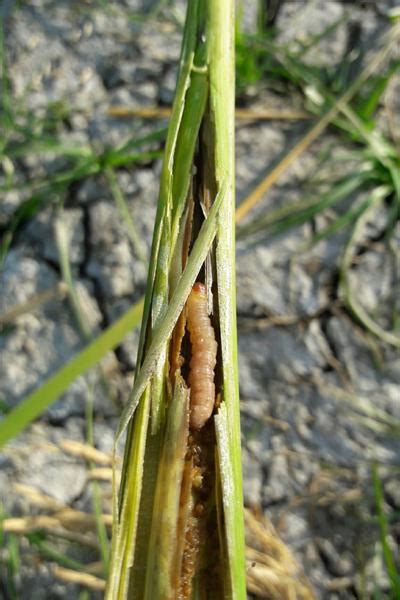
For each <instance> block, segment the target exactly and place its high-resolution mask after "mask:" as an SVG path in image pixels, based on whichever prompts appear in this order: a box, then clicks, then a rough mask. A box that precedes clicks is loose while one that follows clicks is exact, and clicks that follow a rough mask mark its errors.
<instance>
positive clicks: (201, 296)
mask: <svg viewBox="0 0 400 600" xmlns="http://www.w3.org/2000/svg"><path fill="white" fill-rule="evenodd" d="M186 315H187V328H188V330H189V334H190V343H191V346H192V358H191V360H190V364H189V367H190V370H189V377H188V383H189V387H190V417H189V424H190V427H191V428H192V429H197V430H198V429H201V428H202V427H203V426H204V425H205V424H206V422H207V421H208V419H209V418H210V417H211V414H212V411H213V409H214V403H215V384H214V368H215V364H216V360H217V348H218V346H217V342H216V341H215V334H214V329H213V327H212V325H211V322H210V317H209V316H208V312H207V293H206V288H205V286H204V285H203V284H202V283H200V282H196V283H195V284H194V286H193V288H192V291H191V292H190V294H189V298H188V300H187V304H186Z"/></svg>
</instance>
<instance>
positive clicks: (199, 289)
mask: <svg viewBox="0 0 400 600" xmlns="http://www.w3.org/2000/svg"><path fill="white" fill-rule="evenodd" d="M192 289H193V291H194V292H195V293H196V294H202V295H203V296H205V295H206V286H205V285H204V283H201V282H200V281H196V283H195V284H194V286H193V288H192Z"/></svg>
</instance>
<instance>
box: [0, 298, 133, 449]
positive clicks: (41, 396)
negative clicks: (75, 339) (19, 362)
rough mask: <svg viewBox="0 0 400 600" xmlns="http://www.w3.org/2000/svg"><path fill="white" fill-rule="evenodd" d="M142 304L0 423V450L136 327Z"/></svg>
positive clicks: (124, 316) (129, 311)
mask: <svg viewBox="0 0 400 600" xmlns="http://www.w3.org/2000/svg"><path fill="white" fill-rule="evenodd" d="M142 310H143V301H140V302H138V303H137V304H135V305H134V306H132V308H130V309H129V310H128V311H127V312H126V313H125V314H123V315H122V317H120V318H119V319H118V320H117V321H116V322H115V323H113V324H112V325H111V326H110V327H108V328H107V329H106V330H105V331H104V332H103V333H102V334H100V335H99V336H98V337H97V338H96V339H95V340H94V341H93V342H91V343H90V344H88V345H87V346H86V347H85V348H84V349H83V350H82V351H81V352H79V353H78V354H77V355H76V356H75V357H74V358H72V359H71V360H70V361H69V362H68V363H66V364H65V365H64V366H63V367H62V368H61V369H59V370H58V371H57V372H56V373H55V374H54V375H53V376H52V377H50V378H49V379H48V380H47V381H45V383H44V384H43V385H42V386H40V387H39V388H38V389H37V390H35V391H34V392H33V393H32V394H29V396H27V397H26V398H24V399H23V400H22V401H21V402H20V403H19V404H18V406H17V407H16V408H14V409H13V410H11V411H10V412H9V413H8V414H7V416H6V417H5V418H4V419H3V420H2V421H1V422H0V447H1V446H3V445H4V444H5V443H6V442H8V441H9V440H12V439H13V438H14V437H15V436H16V435H18V434H19V433H20V432H21V431H23V429H24V428H25V427H26V426H27V425H28V424H29V423H31V422H32V421H33V420H34V419H36V418H37V417H38V416H40V415H41V414H42V413H43V411H44V410H46V408H48V407H49V406H50V405H51V404H52V403H53V402H55V401H56V400H57V399H58V398H59V397H60V395H61V394H62V393H63V392H65V391H66V390H67V389H68V388H69V386H70V385H71V384H72V383H73V381H75V379H77V377H79V376H80V375H82V374H84V373H85V372H86V371H87V370H88V369H90V368H91V367H94V366H95V365H97V364H98V363H99V361H100V360H101V359H102V358H103V357H104V356H105V355H106V354H107V352H110V351H111V350H113V349H114V348H115V347H116V346H118V344H120V343H121V341H122V340H123V339H124V337H125V336H126V334H127V332H129V331H131V330H132V329H133V328H134V327H136V326H137V325H138V324H139V322H140V319H141V316H142Z"/></svg>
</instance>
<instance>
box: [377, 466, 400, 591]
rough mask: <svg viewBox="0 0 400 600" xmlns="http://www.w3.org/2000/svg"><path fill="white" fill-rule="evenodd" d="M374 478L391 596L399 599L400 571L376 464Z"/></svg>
mask: <svg viewBox="0 0 400 600" xmlns="http://www.w3.org/2000/svg"><path fill="white" fill-rule="evenodd" d="M372 480H373V486H374V496H375V506H376V510H377V516H378V524H379V533H380V540H381V546H382V552H383V558H384V562H385V566H386V571H387V574H388V577H389V581H390V598H391V599H392V600H397V599H398V598H400V572H399V570H398V568H397V566H396V560H395V557H394V554H393V551H392V548H391V545H390V543H389V538H388V536H389V523H388V519H387V516H386V514H385V511H384V496H383V490H382V484H381V481H380V479H379V475H378V470H377V468H376V466H374V467H373V469H372Z"/></svg>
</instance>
